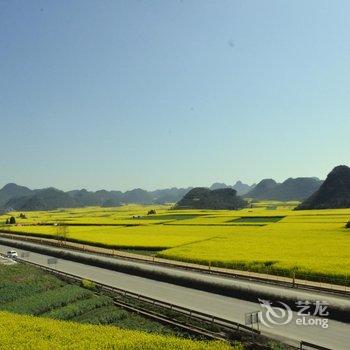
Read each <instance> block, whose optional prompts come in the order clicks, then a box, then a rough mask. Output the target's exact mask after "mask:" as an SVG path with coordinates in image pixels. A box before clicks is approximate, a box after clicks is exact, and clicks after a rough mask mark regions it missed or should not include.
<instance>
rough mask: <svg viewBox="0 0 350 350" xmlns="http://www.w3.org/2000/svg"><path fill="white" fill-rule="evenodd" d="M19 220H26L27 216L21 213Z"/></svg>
mask: <svg viewBox="0 0 350 350" xmlns="http://www.w3.org/2000/svg"><path fill="white" fill-rule="evenodd" d="M19 218H20V219H26V218H27V216H26V214H23V213H21V214H19Z"/></svg>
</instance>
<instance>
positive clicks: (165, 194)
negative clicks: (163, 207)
mask: <svg viewBox="0 0 350 350" xmlns="http://www.w3.org/2000/svg"><path fill="white" fill-rule="evenodd" d="M191 189H192V187H188V188H177V187H173V188H166V189H162V190H155V191H152V192H150V193H151V195H152V197H153V201H154V203H157V204H164V203H176V202H178V201H179V200H180V199H181V198H182V197H183V196H184V195H185V194H186V193H188V192H189V191H190V190H191Z"/></svg>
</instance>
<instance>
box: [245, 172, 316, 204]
mask: <svg viewBox="0 0 350 350" xmlns="http://www.w3.org/2000/svg"><path fill="white" fill-rule="evenodd" d="M321 184H322V181H321V180H319V179H317V178H314V177H298V178H296V179H293V178H289V179H287V180H285V181H284V182H282V183H277V182H276V181H275V180H272V179H265V180H262V181H261V182H259V183H258V184H257V185H256V187H255V188H254V189H253V190H252V191H250V192H248V193H247V194H246V197H247V198H253V199H260V200H261V199H270V200H280V201H301V200H304V199H305V198H307V197H309V196H310V195H311V194H313V193H314V192H315V191H317V190H318V189H319V187H320V186H321Z"/></svg>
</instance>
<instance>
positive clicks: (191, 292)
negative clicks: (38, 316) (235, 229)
mask: <svg viewBox="0 0 350 350" xmlns="http://www.w3.org/2000/svg"><path fill="white" fill-rule="evenodd" d="M11 249H13V248H11V247H10V246H5V245H0V253H4V252H6V251H7V250H11ZM16 251H18V252H19V254H20V255H21V254H22V253H23V252H26V251H25V250H23V249H16ZM26 253H27V254H28V253H29V255H27V256H26V257H25V258H23V260H27V261H30V262H34V263H37V264H40V265H43V266H48V258H50V256H49V255H44V254H38V253H33V252H26ZM50 267H51V268H54V269H56V270H59V271H63V272H67V273H71V274H75V275H78V276H81V277H83V278H89V279H92V280H94V281H97V282H100V283H104V284H107V285H110V286H113V287H118V288H122V289H125V290H129V291H131V292H137V293H140V294H143V295H146V296H149V297H152V298H155V299H158V300H162V301H167V302H171V303H173V304H176V305H180V306H183V307H187V308H191V309H193V310H197V311H201V312H205V313H208V314H212V315H215V316H218V317H222V318H225V319H228V320H232V321H236V322H240V323H244V317H245V314H246V313H247V312H252V311H258V310H261V306H260V305H259V303H258V301H257V302H256V303H254V302H249V301H244V300H240V299H235V298H230V297H226V296H222V295H217V294H213V293H209V292H204V291H199V290H195V289H191V288H185V287H181V286H177V285H173V284H169V283H164V282H159V281H155V280H151V279H147V278H143V277H138V276H133V275H128V274H125V273H120V272H115V271H111V270H107V269H104V268H99V267H94V266H90V265H85V264H81V263H77V262H72V261H69V260H63V259H58V262H57V264H56V265H50ZM349 316H350V315H349ZM297 318H298V316H297V315H296V313H293V318H292V320H291V322H289V323H288V324H286V325H280V326H274V327H272V328H268V327H266V326H264V325H262V327H261V329H262V332H263V333H269V334H271V335H273V336H274V337H283V338H288V339H290V340H292V341H300V340H305V341H309V342H312V343H315V344H318V345H322V346H325V347H328V348H331V349H334V350H348V349H349V344H350V324H345V323H342V322H337V321H333V320H329V321H328V322H329V327H328V328H322V327H321V326H315V325H313V326H311V325H308V326H301V325H297V324H296V320H297ZM306 320H309V318H307V319H306Z"/></svg>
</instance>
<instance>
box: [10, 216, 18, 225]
mask: <svg viewBox="0 0 350 350" xmlns="http://www.w3.org/2000/svg"><path fill="white" fill-rule="evenodd" d="M15 223H16V219H15V217H14V216H11V217H10V220H9V224H10V225H14V224H15Z"/></svg>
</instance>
